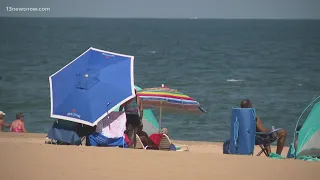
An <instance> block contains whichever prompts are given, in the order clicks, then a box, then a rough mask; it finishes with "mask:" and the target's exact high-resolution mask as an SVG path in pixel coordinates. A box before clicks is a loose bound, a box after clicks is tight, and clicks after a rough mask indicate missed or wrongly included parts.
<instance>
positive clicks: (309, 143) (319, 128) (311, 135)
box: [296, 102, 320, 158]
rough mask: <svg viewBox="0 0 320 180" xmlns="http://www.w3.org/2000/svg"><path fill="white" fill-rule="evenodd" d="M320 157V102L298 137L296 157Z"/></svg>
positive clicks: (310, 114) (315, 106) (314, 107)
mask: <svg viewBox="0 0 320 180" xmlns="http://www.w3.org/2000/svg"><path fill="white" fill-rule="evenodd" d="M303 156H312V157H320V102H318V103H316V104H315V105H314V106H313V108H312V110H311V112H310V113H309V115H308V117H307V119H306V120H305V122H304V123H303V125H302V128H301V129H300V131H299V135H298V147H297V150H296V157H297V158H299V157H303Z"/></svg>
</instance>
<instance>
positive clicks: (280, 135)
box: [240, 99, 287, 155]
mask: <svg viewBox="0 0 320 180" xmlns="http://www.w3.org/2000/svg"><path fill="white" fill-rule="evenodd" d="M240 107H241V108H252V103H251V102H250V100H249V99H244V100H242V101H241V104H240ZM256 123H257V126H256V130H257V132H270V131H272V130H271V129H267V128H265V127H264V126H263V124H262V121H261V119H260V117H259V116H256ZM276 135H277V139H278V142H277V152H276V153H277V154H279V155H281V152H282V149H283V146H284V144H285V142H286V137H287V131H286V130H284V129H281V130H279V131H277V132H276ZM268 151H269V153H270V152H271V147H270V146H269V147H268Z"/></svg>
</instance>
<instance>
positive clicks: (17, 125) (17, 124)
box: [9, 113, 27, 133]
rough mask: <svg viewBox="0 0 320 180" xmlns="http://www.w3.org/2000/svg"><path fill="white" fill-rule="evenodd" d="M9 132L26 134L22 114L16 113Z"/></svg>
mask: <svg viewBox="0 0 320 180" xmlns="http://www.w3.org/2000/svg"><path fill="white" fill-rule="evenodd" d="M9 131H10V132H19V133H26V132H27V130H26V128H25V125H24V116H23V114H22V113H18V114H17V115H16V120H14V121H13V122H12V123H11V126H10V130H9Z"/></svg>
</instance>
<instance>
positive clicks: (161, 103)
mask: <svg viewBox="0 0 320 180" xmlns="http://www.w3.org/2000/svg"><path fill="white" fill-rule="evenodd" d="M161 118H162V101H161V102H160V117H159V134H160V131H161Z"/></svg>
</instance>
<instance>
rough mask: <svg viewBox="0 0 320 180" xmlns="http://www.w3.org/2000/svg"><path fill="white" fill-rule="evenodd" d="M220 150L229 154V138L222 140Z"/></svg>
mask: <svg viewBox="0 0 320 180" xmlns="http://www.w3.org/2000/svg"><path fill="white" fill-rule="evenodd" d="M222 151H223V154H230V139H227V140H225V141H224V142H223V146H222Z"/></svg>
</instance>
